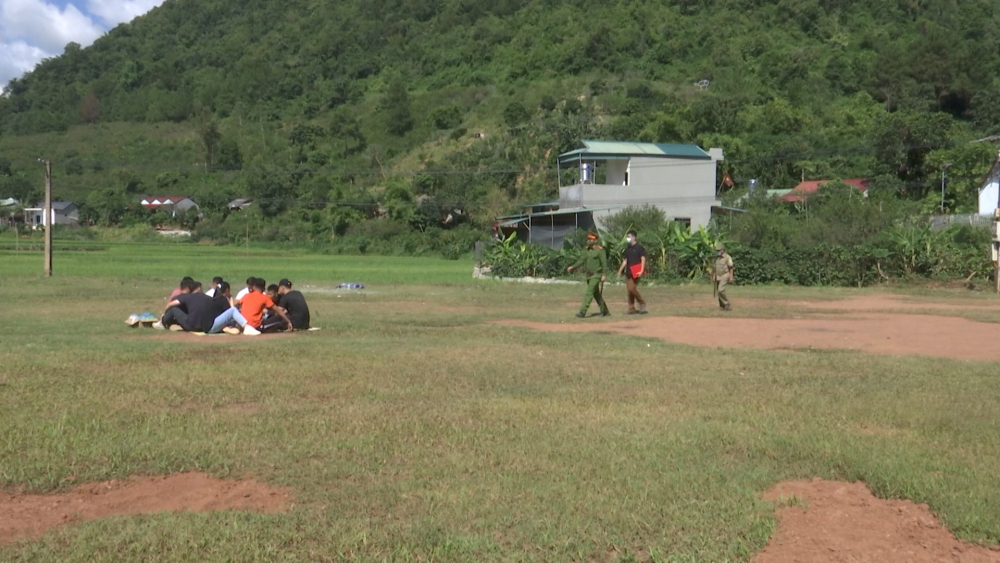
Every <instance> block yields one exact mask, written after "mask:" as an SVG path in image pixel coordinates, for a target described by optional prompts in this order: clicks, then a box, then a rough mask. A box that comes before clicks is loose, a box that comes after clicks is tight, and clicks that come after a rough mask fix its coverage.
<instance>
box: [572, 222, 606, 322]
mask: <svg viewBox="0 0 1000 563" xmlns="http://www.w3.org/2000/svg"><path fill="white" fill-rule="evenodd" d="M581 266H582V267H583V270H584V271H585V272H587V294H586V295H585V296H584V297H583V304H582V305H581V306H580V312H579V313H577V314H576V316H578V317H580V318H581V319H582V318H583V317H586V316H587V309H589V308H590V302H591V301H593V300H595V299H596V300H597V304H598V305H599V306H600V307H601V316H602V317H610V316H611V311H609V310H608V305H607V304H606V303H605V302H604V296H603V295H601V293H602V292H601V284H603V283H604V280H606V279H607V276H606V275H605V274H606V273H607V271H608V256H607V254H605V253H604V247H603V246H601V245H599V244H597V235H595V234H594V233H587V249H586V250H584V251H583V255H582V256H580V259H579V260H578V261H577V262H576V264H573V265H572V266H570V267H569V268H566V271H567V272H572V271H573V270H575V269H577V268H579V267H581Z"/></svg>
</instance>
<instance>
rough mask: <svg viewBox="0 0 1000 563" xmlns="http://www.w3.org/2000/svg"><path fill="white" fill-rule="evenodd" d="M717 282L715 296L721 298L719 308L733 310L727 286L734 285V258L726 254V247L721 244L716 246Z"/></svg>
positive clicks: (715, 269)
mask: <svg viewBox="0 0 1000 563" xmlns="http://www.w3.org/2000/svg"><path fill="white" fill-rule="evenodd" d="M712 278H713V279H714V280H715V296H716V297H718V298H719V307H721V308H722V310H724V311H729V310H730V309H732V308H733V306H732V304H730V303H729V297H726V286H727V285H729V284H731V283H733V280H734V279H735V270H734V268H733V258H732V256H730V255H729V253H727V252H726V247H725V246H724V245H723V244H722V243H719V244H717V245H715V268H714V271H713V272H712Z"/></svg>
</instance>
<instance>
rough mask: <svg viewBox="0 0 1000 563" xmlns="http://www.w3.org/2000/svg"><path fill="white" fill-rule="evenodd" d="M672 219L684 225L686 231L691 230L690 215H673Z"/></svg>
mask: <svg viewBox="0 0 1000 563" xmlns="http://www.w3.org/2000/svg"><path fill="white" fill-rule="evenodd" d="M674 221H676V222H678V223H680V224H681V225H684V228H685V230H687V232H689V233H690V232H691V218H690V217H674Z"/></svg>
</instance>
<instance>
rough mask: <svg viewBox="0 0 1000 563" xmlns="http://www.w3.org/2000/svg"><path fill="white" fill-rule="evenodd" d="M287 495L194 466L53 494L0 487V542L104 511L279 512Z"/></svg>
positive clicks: (38, 533) (99, 515) (104, 513)
mask: <svg viewBox="0 0 1000 563" xmlns="http://www.w3.org/2000/svg"><path fill="white" fill-rule="evenodd" d="M290 498H291V494H290V491H289V490H288V489H283V488H273V487H269V486H267V485H265V484H263V483H260V482H258V481H255V480H253V479H249V480H240V481H225V480H222V479H215V478H213V477H209V476H208V475H206V474H204V473H193V472H192V473H179V474H176V475H167V476H160V477H148V478H144V479H133V480H129V481H105V482H102V483H90V484H86V485H80V486H79V487H76V488H75V489H73V490H72V491H70V492H68V493H61V494H52V495H23V494H13V495H12V494H7V493H0V544H4V543H11V542H15V541H18V540H21V539H28V538H36V537H39V536H41V535H42V534H44V533H45V532H46V531H48V530H50V529H52V528H55V527H58V526H62V525H66V524H72V523H76V522H82V521H86V520H97V519H100V518H107V517H109V516H123V515H136V514H152V513H157V512H177V511H193V512H212V511H216V510H253V511H256V512H279V511H282V510H284V509H285V508H286V507H287V505H288V503H289V500H290Z"/></svg>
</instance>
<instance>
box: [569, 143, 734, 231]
mask: <svg viewBox="0 0 1000 563" xmlns="http://www.w3.org/2000/svg"><path fill="white" fill-rule="evenodd" d="M713 157H714V158H713V159H712V160H687V159H677V158H649V157H633V158H632V159H631V160H630V161H614V160H612V161H608V174H607V176H608V180H607V181H608V183H607V184H592V185H591V184H585V185H583V186H579V187H581V188H582V195H581V200H582V205H584V206H586V207H611V206H623V207H624V206H629V205H642V204H645V203H649V204H652V205H655V206H656V207H659V208H660V209H662V210H663V212H664V213H666V215H667V217H668V218H670V219H688V220H690V222H691V228H693V229H697V228H698V227H702V226H708V223H709V221H710V220H711V218H712V206H714V205H721V203H720V202H719V200H718V199H716V197H715V189H716V174H715V173H716V158H718V159H719V160H721V157H722V155H721V151H720V153H718V157H716V155H715V154H713ZM611 163H627V164H626V167H627V170H628V173H629V182H628V185H627V186H626V185H622V184H623V180H624V174H622V176H613V175H612V170H614V171H615V172H616V173H617V172H619V171H621V166H620V165H617V164H616V165H615V166H614V168H613V167H612V164H611ZM612 181H614V183H612ZM611 213H615V211H597V212H595V213H594V216H595V219H600V218H601V217H603V216H606V215H609V214H611Z"/></svg>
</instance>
